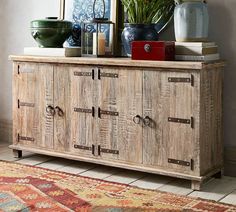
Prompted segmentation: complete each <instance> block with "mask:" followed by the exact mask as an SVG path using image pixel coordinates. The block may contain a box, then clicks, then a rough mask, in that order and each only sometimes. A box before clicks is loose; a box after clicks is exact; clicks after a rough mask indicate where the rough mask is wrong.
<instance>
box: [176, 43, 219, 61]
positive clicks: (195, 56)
mask: <svg viewBox="0 0 236 212" xmlns="http://www.w3.org/2000/svg"><path fill="white" fill-rule="evenodd" d="M219 59H220V55H219V53H218V46H217V45H216V44H215V43H214V42H175V60H183V61H203V62H205V61H213V60H219Z"/></svg>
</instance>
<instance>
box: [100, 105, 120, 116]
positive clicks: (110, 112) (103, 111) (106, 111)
mask: <svg viewBox="0 0 236 212" xmlns="http://www.w3.org/2000/svg"><path fill="white" fill-rule="evenodd" d="M102 115H107V116H119V112H113V111H108V110H101V108H100V107H99V108H98V117H99V118H101V117H102Z"/></svg>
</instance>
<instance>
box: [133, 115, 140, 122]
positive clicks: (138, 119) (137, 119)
mask: <svg viewBox="0 0 236 212" xmlns="http://www.w3.org/2000/svg"><path fill="white" fill-rule="evenodd" d="M141 120H142V117H141V116H140V115H137V116H135V117H134V118H133V122H134V123H135V124H140V122H141Z"/></svg>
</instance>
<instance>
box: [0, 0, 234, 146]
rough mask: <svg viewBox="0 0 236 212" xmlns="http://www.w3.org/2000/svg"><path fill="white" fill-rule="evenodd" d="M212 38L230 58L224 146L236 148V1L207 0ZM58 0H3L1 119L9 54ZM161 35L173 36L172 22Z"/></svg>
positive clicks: (55, 9) (52, 12) (7, 99)
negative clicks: (31, 22) (31, 23)
mask: <svg viewBox="0 0 236 212" xmlns="http://www.w3.org/2000/svg"><path fill="white" fill-rule="evenodd" d="M207 2H208V5H209V13H210V33H209V39H210V40H212V41H216V43H217V44H218V45H219V47H220V48H219V50H220V54H221V57H222V58H223V59H226V60H227V67H226V70H225V91H224V94H225V95H224V123H225V130H224V131H225V132H224V134H225V135H224V137H225V145H226V146H234V147H236V12H235V10H236V0H208V1H207ZM58 14H59V0H1V5H0V27H1V30H0V103H1V104H0V120H11V105H12V101H11V98H12V95H11V71H12V70H11V63H10V61H8V55H9V54H21V53H22V50H23V47H25V46H32V45H35V42H34V41H33V39H32V38H31V36H30V32H29V23H30V21H31V20H33V19H38V18H44V17H46V16H58ZM162 38H165V39H174V35H173V25H172V26H171V25H170V26H169V29H167V30H166V31H165V32H164V33H163V35H162Z"/></svg>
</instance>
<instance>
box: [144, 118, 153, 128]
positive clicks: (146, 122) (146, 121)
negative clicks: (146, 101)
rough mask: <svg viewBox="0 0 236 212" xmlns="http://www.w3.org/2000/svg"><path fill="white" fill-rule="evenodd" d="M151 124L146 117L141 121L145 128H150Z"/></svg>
mask: <svg viewBox="0 0 236 212" xmlns="http://www.w3.org/2000/svg"><path fill="white" fill-rule="evenodd" d="M151 122H152V119H151V118H150V117H149V116H146V117H145V118H144V119H143V124H144V125H145V126H147V127H150V126H151Z"/></svg>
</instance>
